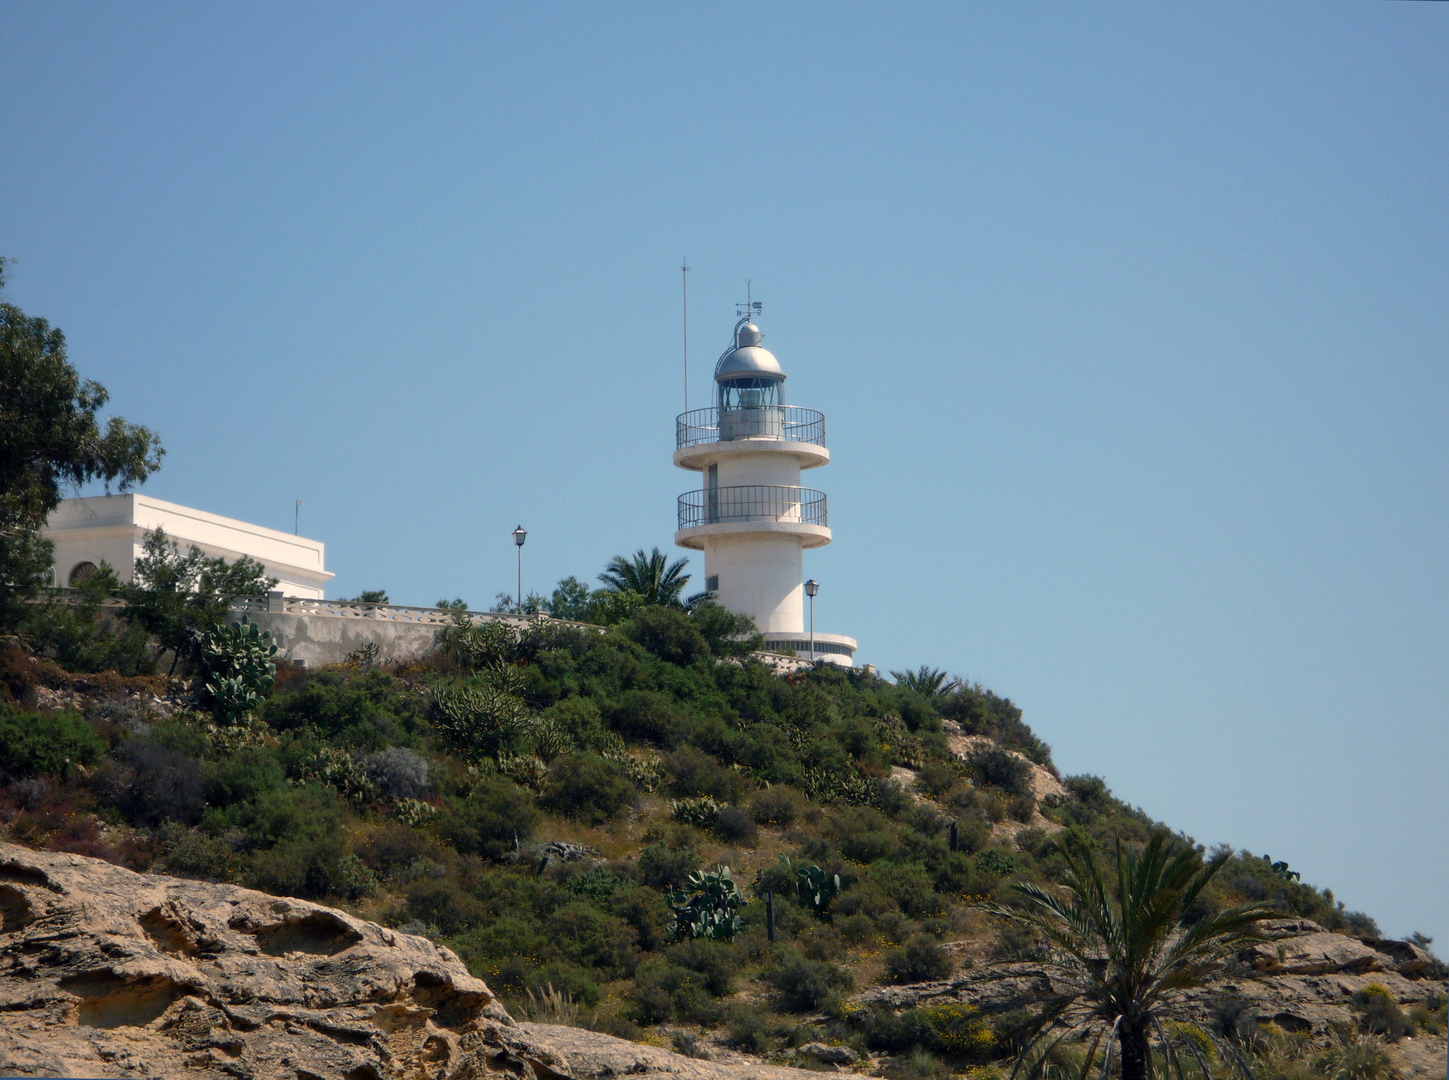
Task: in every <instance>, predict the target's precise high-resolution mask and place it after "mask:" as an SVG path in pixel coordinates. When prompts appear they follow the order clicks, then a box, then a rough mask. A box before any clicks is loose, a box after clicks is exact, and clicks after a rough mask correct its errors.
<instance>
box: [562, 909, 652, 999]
mask: <svg viewBox="0 0 1449 1080" xmlns="http://www.w3.org/2000/svg"><path fill="white" fill-rule="evenodd" d="M548 934H549V936H550V938H551V940H552V941H553V942H554V947H555V948H556V949H557V950H558V951H559V953H560V954H562V956H563V957H564V958H565V959H567V960H571V961H573V962H574V963H576V964H579V965H581V966H583V967H586V968H590V969H592V970H594V971H596V972H599V973H600V974H601V975H603V976H604V977H605V978H607V979H620V978H627V977H628V976H630V975H632V974H634V968H635V966H636V965H637V964H638V962H639V949H638V938H639V935H638V934H637V933H636V932H635V930H634V928H633V927H632V926H630V925H629V924H628V923H627V922H625V921H624V920H623V919H620V918H618V917H616V916H613V915H606V914H604V912H602V911H600V910H599V909H598V908H597V907H595V906H594V905H593V904H592V903H590V902H589V901H588V900H585V899H578V900H575V901H573V902H571V903H568V904H565V905H564V906H563V907H561V908H559V909H558V910H557V911H555V912H554V913H553V915H552V916H550V917H549V921H548Z"/></svg>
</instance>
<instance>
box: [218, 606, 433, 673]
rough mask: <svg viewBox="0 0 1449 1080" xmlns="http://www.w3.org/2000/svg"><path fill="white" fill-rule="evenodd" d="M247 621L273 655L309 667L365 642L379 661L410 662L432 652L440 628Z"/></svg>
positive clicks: (333, 660) (296, 618) (269, 618)
mask: <svg viewBox="0 0 1449 1080" xmlns="http://www.w3.org/2000/svg"><path fill="white" fill-rule="evenodd" d="M236 614H237V615H238V617H240V615H241V614H245V615H246V617H247V619H248V621H250V622H254V623H256V624H257V625H258V626H260V627H261V628H262V629H263V630H266V631H268V632H270V633H271V635H272V640H273V641H275V642H276V643H277V656H278V657H279V658H281V659H283V660H292V661H297V662H300V663H302V664H304V665H306V666H307V667H309V668H317V667H325V666H326V665H328V664H340V663H342V662H343V661H344V660H346V659H347V656H348V654H349V653H352V652H355V651H356V650H358V649H360V648H362V646H364V645H366V644H367V643H368V642H372V641H375V642H377V645H378V648H379V649H380V650H381V652H380V655H379V657H378V659H379V660H382V661H388V660H414V659H417V658H418V657H420V656H423V655H424V654H425V653H427V652H428V651H429V650H431V649H432V647H433V643H434V642H435V641H436V640H437V636H438V631H439V630H441V629H442V625H440V624H437V623H406V622H386V621H381V620H373V619H339V618H334V617H331V616H327V615H301V614H287V613H284V612H270V611H247V612H238V613H236Z"/></svg>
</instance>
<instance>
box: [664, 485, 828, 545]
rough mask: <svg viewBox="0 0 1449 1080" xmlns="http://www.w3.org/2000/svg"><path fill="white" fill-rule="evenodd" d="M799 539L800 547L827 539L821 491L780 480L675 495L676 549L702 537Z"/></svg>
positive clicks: (699, 540)
mask: <svg viewBox="0 0 1449 1080" xmlns="http://www.w3.org/2000/svg"><path fill="white" fill-rule="evenodd" d="M781 534H786V535H791V536H796V537H799V538H800V543H801V546H803V547H807V548H813V547H823V546H824V545H826V544H828V543H830V526H829V519H828V518H827V515H826V507H825V492H823V491H816V490H815V489H814V488H806V487H789V486H787V485H784V484H737V485H732V486H730V487H716V488H704V489H700V490H695V491H686V492H685V493H684V494H683V495H681V496H679V531H678V532H676V533H675V534H674V542H675V543H676V544H678V545H679V546H680V547H686V548H693V549H694V550H696V551H699V550H702V549H703V548H704V538H705V537H706V536H757V537H765V536H780V535H781Z"/></svg>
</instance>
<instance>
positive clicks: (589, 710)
mask: <svg viewBox="0 0 1449 1080" xmlns="http://www.w3.org/2000/svg"><path fill="white" fill-rule="evenodd" d="M541 718H542V719H544V720H549V721H552V722H553V723H554V724H556V725H557V726H558V727H559V729H560V730H562V731H563V732H564V733H565V734H567V735H568V737H569V739H571V740H572V742H573V744H574V745H575V746H581V747H584V748H585V749H588V750H599V749H601V748H602V745H601V740H602V738H603V736H604V735H605V733H606V731H607V729H606V728H605V727H604V718H603V714H602V713H600V712H599V706H598V705H597V704H596V703H595V702H594V701H593V700H592V699H590V698H580V697H571V698H564V699H563V700H562V701H555V702H554V703H553V704H552V705H550V706H549V707H548V708H546V709H544V710H543V713H542V714H541Z"/></svg>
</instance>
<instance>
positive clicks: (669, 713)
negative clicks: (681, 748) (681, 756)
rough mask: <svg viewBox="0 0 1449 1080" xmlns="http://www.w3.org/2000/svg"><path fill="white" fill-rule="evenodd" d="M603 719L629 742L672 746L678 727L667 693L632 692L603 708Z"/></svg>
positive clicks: (650, 691)
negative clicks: (632, 740)
mask: <svg viewBox="0 0 1449 1080" xmlns="http://www.w3.org/2000/svg"><path fill="white" fill-rule="evenodd" d="M604 719H606V720H607V721H608V723H609V726H610V727H611V728H613V729H614V730H615V731H617V732H618V733H619V734H620V735H622V736H624V738H626V739H634V740H638V741H641V742H651V743H658V744H661V745H673V744H674V743H676V742H678V738H677V736H676V731H677V728H678V727H679V724H678V723H677V721H676V718H675V715H674V705H673V702H671V701H670V699H669V696H668V695H667V694H661V693H658V692H657V691H653V690H629V691H627V692H625V693H623V694H620V695H619V696H618V697H616V698H612V699H611V700H609V701H608V702H607V703H606V704H605V705H604Z"/></svg>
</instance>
